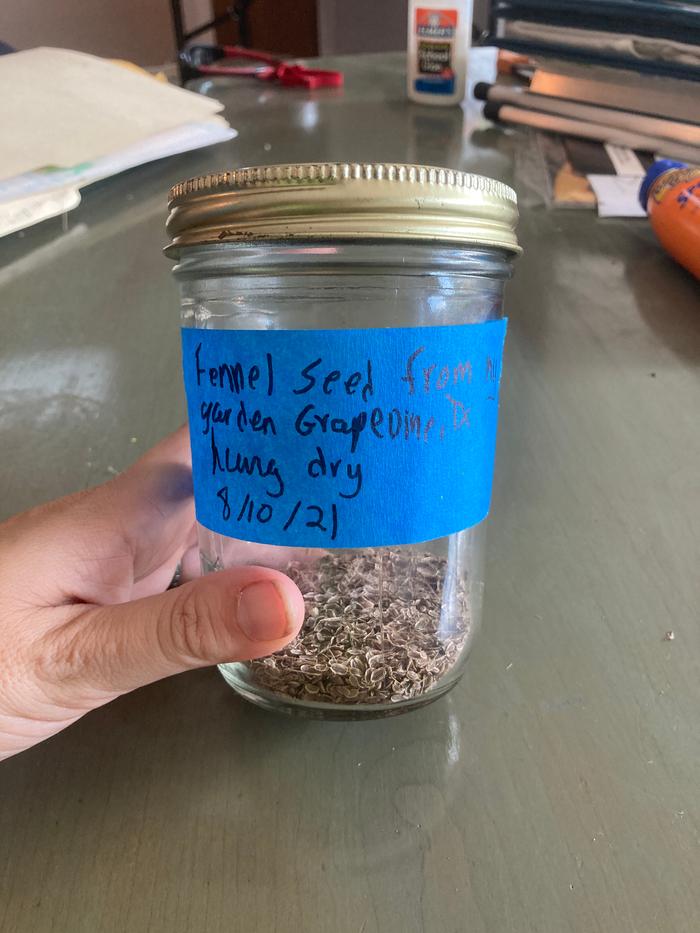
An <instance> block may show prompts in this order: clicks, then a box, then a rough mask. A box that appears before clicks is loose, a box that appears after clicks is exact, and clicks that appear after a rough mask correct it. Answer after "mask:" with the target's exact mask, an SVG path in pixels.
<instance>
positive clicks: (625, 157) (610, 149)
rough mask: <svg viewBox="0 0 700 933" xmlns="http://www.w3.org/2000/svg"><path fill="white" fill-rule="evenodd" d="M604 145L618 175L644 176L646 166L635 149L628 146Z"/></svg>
mask: <svg viewBox="0 0 700 933" xmlns="http://www.w3.org/2000/svg"><path fill="white" fill-rule="evenodd" d="M604 145H605V151H606V152H607V154H608V157H609V159H610V161H611V162H612V164H613V168H614V169H615V171H616V172H617V174H618V175H637V176H640V175H644V166H643V165H642V163H641V162H640V161H639V157H638V156H637V153H636V152H635V151H634V149H630V148H629V147H628V146H614V145H613V144H612V143H605V144H604Z"/></svg>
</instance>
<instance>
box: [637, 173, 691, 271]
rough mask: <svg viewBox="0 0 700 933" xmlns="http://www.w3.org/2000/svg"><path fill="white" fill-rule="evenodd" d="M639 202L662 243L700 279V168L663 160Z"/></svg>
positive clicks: (649, 176)
mask: <svg viewBox="0 0 700 933" xmlns="http://www.w3.org/2000/svg"><path fill="white" fill-rule="evenodd" d="M639 200H640V203H641V205H642V207H643V208H644V210H645V211H646V212H647V214H648V215H649V220H650V221H651V226H652V228H653V230H654V233H655V234H656V238H657V239H658V241H659V243H661V245H662V246H663V248H664V249H665V250H666V252H667V253H670V254H671V256H673V258H674V259H675V260H676V262H679V263H680V264H681V265H682V266H685V268H686V269H687V270H688V271H689V272H692V274H693V275H694V276H696V277H697V278H699V279H700V166H698V165H696V166H692V165H686V163H685V162H676V161H675V160H673V159H659V160H658V161H656V162H654V164H653V165H652V166H651V168H650V169H649V170H648V172H647V173H646V176H645V178H644V180H643V181H642V185H641V187H640V189H639Z"/></svg>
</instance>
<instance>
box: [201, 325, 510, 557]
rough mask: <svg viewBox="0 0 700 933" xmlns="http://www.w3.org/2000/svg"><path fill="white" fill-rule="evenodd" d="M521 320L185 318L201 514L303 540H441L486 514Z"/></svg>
mask: <svg viewBox="0 0 700 933" xmlns="http://www.w3.org/2000/svg"><path fill="white" fill-rule="evenodd" d="M505 332H506V321H505V320H499V321H490V322H487V323H484V324H465V325H459V326H447V327H406V328H388V329H376V330H322V331H318V330H275V331H271V330H200V329H196V328H184V329H183V331H182V352H183V366H184V374H185V389H186V392H187V406H188V412H189V422H190V435H191V441H192V467H193V475H194V490H195V505H196V511H197V519H198V521H199V522H201V524H202V525H204V526H205V527H206V528H209V529H211V530H212V531H215V532H218V533H220V534H223V535H227V536H229V537H234V538H242V539H245V540H247V541H254V542H258V543H262V544H277V545H288V546H292V547H322V548H334V547H335V548H339V547H377V546H381V545H392V544H413V543H417V542H419V541H428V540H432V539H434V538H440V537H443V536H444V535H448V534H451V533H453V532H456V531H460V530H461V529H463V528H468V527H470V526H471V525H475V524H477V523H478V522H480V521H481V520H482V519H483V518H485V517H486V515H487V513H488V510H489V503H490V500H491V483H492V477H493V462H494V454H495V447H496V425H497V414H498V388H499V382H500V375H501V360H502V355H503V342H504V339H505Z"/></svg>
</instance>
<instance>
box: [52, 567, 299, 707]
mask: <svg viewBox="0 0 700 933" xmlns="http://www.w3.org/2000/svg"><path fill="white" fill-rule="evenodd" d="M303 619H304V600H303V598H302V595H301V593H300V592H299V589H298V587H297V586H296V585H295V584H294V583H293V582H292V581H291V580H290V579H289V577H286V576H285V575H284V574H282V573H280V572H279V571H276V570H270V569H267V568H264V567H239V568H236V569H233V570H225V571H221V572H219V573H214V574H210V575H208V576H205V577H201V578H200V579H199V580H196V581H194V582H192V583H187V584H185V585H184V586H181V587H177V588H176V589H172V590H168V592H166V593H163V594H162V595H159V596H150V597H148V598H145V599H139V600H136V601H134V602H130V603H121V604H118V605H113V606H95V607H93V608H90V609H87V610H85V609H83V610H82V611H81V612H80V613H79V614H78V615H76V616H75V617H74V618H72V619H71V620H70V621H69V622H68V623H67V625H65V626H64V627H63V628H62V629H60V630H59V632H57V633H55V634H56V636H57V637H58V638H59V644H58V645H54V646H53V647H54V650H53V651H52V656H53V658H54V660H55V661H56V662H57V665H58V667H59V672H58V674H59V679H58V682H59V683H60V684H61V686H62V688H63V689H64V690H71V692H75V691H77V692H79V693H86V694H87V695H88V696H90V697H93V696H94V699H95V703H99V702H100V701H101V700H105V699H108V698H111V697H113V696H116V695H118V694H120V693H126V692H127V691H129V690H134V689H135V688H136V687H140V686H143V685H144V684H147V683H151V682H152V681H154V680H159V679H160V678H162V677H167V676H169V675H170V674H177V673H179V672H181V671H184V670H187V669H189V668H196V667H206V666H207V665H210V664H220V663H223V662H225V661H247V660H250V659H251V658H259V657H262V656H264V655H267V654H272V652H274V651H278V650H279V649H280V648H283V647H284V646H285V645H286V644H287V643H288V642H290V641H291V640H292V639H293V638H294V637H295V636H296V634H297V632H298V631H299V629H300V628H301V624H302V621H303ZM64 638H65V639H67V640H66V641H65V642H64V641H63V639H64ZM104 694H107V695H108V696H107V697H105V696H104Z"/></svg>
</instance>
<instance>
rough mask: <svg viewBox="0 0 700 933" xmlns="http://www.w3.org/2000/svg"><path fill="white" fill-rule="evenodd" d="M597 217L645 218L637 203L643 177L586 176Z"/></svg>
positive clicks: (644, 212) (644, 213)
mask: <svg viewBox="0 0 700 933" xmlns="http://www.w3.org/2000/svg"><path fill="white" fill-rule="evenodd" d="M587 177H588V181H589V182H590V185H591V187H592V188H593V190H594V191H595V196H596V198H597V199H598V216H599V217H646V211H644V210H643V209H642V206H641V205H640V203H639V186H640V185H641V183H642V178H643V177H644V176H643V175H588V176H587Z"/></svg>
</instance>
